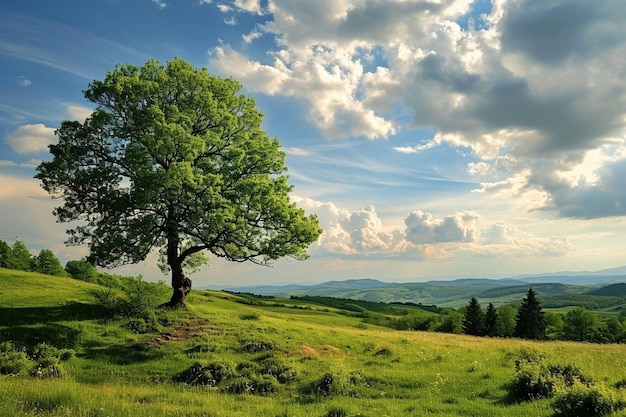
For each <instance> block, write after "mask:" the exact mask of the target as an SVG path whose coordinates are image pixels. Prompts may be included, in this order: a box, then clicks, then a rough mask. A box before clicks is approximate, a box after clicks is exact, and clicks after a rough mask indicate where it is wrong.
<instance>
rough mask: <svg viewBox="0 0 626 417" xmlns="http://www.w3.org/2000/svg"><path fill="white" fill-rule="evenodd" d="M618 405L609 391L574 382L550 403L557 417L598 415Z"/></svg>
mask: <svg viewBox="0 0 626 417" xmlns="http://www.w3.org/2000/svg"><path fill="white" fill-rule="evenodd" d="M620 407H622V405H620V404H618V403H617V402H616V401H615V400H614V399H613V396H612V395H611V393H609V392H607V391H606V390H602V389H600V388H597V387H589V386H587V385H583V384H575V385H574V386H573V387H572V389H570V390H567V391H566V392H564V393H563V394H561V395H559V396H558V397H557V398H556V399H555V400H554V402H553V403H552V408H554V411H555V416H557V417H599V416H605V415H607V414H610V413H611V412H612V411H613V410H615V409H617V408H620Z"/></svg>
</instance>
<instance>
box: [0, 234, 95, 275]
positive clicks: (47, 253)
mask: <svg viewBox="0 0 626 417" xmlns="http://www.w3.org/2000/svg"><path fill="white" fill-rule="evenodd" d="M0 268H6V269H16V270H20V271H28V272H39V273H41V274H47V275H54V276H59V277H68V276H71V277H72V278H76V279H80V280H83V281H94V280H95V278H96V276H97V270H96V268H95V267H94V266H93V265H91V264H90V263H88V262H87V261H84V260H79V261H76V260H73V261H68V262H67V263H66V264H65V268H64V267H63V265H62V264H61V261H60V260H59V258H57V256H56V255H55V254H54V252H52V251H51V250H50V249H42V250H41V251H40V252H39V253H38V254H37V255H32V254H31V252H30V250H29V249H28V248H27V247H26V245H25V244H24V242H22V241H21V240H16V241H15V243H13V245H9V244H8V243H6V242H5V241H2V240H0Z"/></svg>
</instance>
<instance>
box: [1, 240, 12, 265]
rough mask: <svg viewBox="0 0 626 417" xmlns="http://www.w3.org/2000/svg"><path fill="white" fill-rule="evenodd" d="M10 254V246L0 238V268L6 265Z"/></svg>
mask: <svg viewBox="0 0 626 417" xmlns="http://www.w3.org/2000/svg"><path fill="white" fill-rule="evenodd" d="M10 254H11V247H10V246H9V244H8V243H6V242H5V241H4V240H0V268H6V267H7V261H8V259H9V255H10Z"/></svg>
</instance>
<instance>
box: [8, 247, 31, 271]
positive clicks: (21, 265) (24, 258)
mask: <svg viewBox="0 0 626 417" xmlns="http://www.w3.org/2000/svg"><path fill="white" fill-rule="evenodd" d="M31 258H32V256H31V254H30V251H29V250H28V248H27V247H26V245H25V244H24V242H22V241H21V240H16V241H15V243H13V246H11V251H10V252H9V256H8V258H7V262H6V264H7V268H9V269H19V270H21V271H30V269H31Z"/></svg>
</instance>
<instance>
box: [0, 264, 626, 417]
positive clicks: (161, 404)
mask: <svg viewBox="0 0 626 417" xmlns="http://www.w3.org/2000/svg"><path fill="white" fill-rule="evenodd" d="M96 288H97V286H95V285H93V284H86V283H83V282H80V281H75V280H72V279H69V278H59V277H48V276H43V275H37V274H29V273H23V272H15V271H6V270H0V297H1V298H0V313H1V315H0V338H1V340H0V342H1V341H6V340H11V341H12V342H13V343H14V344H15V345H20V346H23V347H25V348H26V349H28V348H32V346H34V345H35V344H36V343H42V342H45V343H48V344H50V345H53V346H55V347H57V348H59V349H73V351H74V352H75V355H74V356H73V357H72V358H70V359H68V360H67V361H64V362H62V363H61V364H60V365H59V366H60V367H61V369H62V377H61V378H58V379H51V378H43V379H41V378H34V377H32V376H30V375H28V373H20V374H19V375H15V376H12V375H0V398H2V403H3V404H2V407H0V416H80V417H100V416H102V417H104V416H115V417H125V416H132V417H143V416H146V417H148V416H157V417H159V416H211V417H218V416H219V417H222V416H223V417H226V416H258V417H265V416H267V417H286V416H289V417H298V416H302V417H304V416H307V417H309V416H313V417H326V416H362V417H364V416H370V417H378V416H415V415H420V416H422V415H429V416H513V417H515V416H519V417H522V416H524V417H525V416H551V415H553V409H552V406H551V404H552V402H551V400H547V399H544V400H538V401H533V402H523V403H510V402H508V401H506V397H507V389H506V384H507V383H509V382H510V381H511V380H512V378H513V376H514V374H515V362H516V360H518V359H520V358H524V357H541V358H542V360H543V361H546V363H558V364H563V365H566V364H571V365H575V366H577V367H579V368H580V369H581V370H582V371H583V372H584V373H585V374H588V375H590V376H591V377H592V378H593V379H594V380H595V381H597V382H598V384H601V385H602V386H604V387H608V388H611V387H613V386H615V384H617V383H619V382H620V381H622V382H623V381H624V380H625V378H626V346H623V345H593V344H577V343H569V342H544V343H540V342H530V341H520V340H515V339H488V338H476V337H469V336H459V335H450V334H442V333H433V332H408V331H394V330H391V329H388V328H383V327H378V326H376V325H373V324H368V323H363V321H362V319H361V318H359V317H355V316H353V315H347V314H339V310H337V309H334V308H331V307H329V306H326V305H321V304H317V303H313V302H306V301H304V300H281V299H265V300H262V301H263V302H259V303H258V304H257V305H255V303H250V301H251V297H246V296H243V295H237V294H228V293H223V292H216V291H193V292H192V294H191V295H190V297H189V299H188V307H187V308H186V309H183V310H178V311H173V312H172V311H155V312H152V313H151V314H153V315H154V317H155V320H157V321H158V322H159V323H160V325H159V329H158V331H148V332H143V333H141V332H137V327H136V325H134V324H133V323H134V322H133V320H134V318H132V317H125V316H113V315H111V314H110V312H108V311H106V310H105V309H102V308H101V307H99V306H98V305H97V304H96V302H95V300H94V297H93V295H92V294H93V290H94V289H96ZM252 301H254V300H252ZM195 363H199V364H202V365H203V366H205V367H210V366H215V365H216V364H217V365H219V367H221V369H225V370H227V373H228V374H229V375H228V376H227V377H225V378H224V380H223V381H222V382H220V383H217V384H215V386H211V384H207V385H204V386H192V385H188V384H184V383H182V382H175V379H176V376H177V375H181V374H184V372H185V371H187V370H189V369H190V368H191V367H192V366H193V365H194V364H195ZM276 369H279V370H280V371H282V372H283V373H282V374H281V375H282V376H281V377H280V378H279V377H276V378H275V377H272V376H268V375H265V376H263V375H262V374H263V373H264V372H274V373H279V371H276ZM268 380H270V381H271V384H273V385H271V386H272V387H273V389H274V392H272V393H269V394H267V395H256V394H254V393H253V392H254V391H251V390H252V388H251V387H253V388H255V389H259V387H262V385H255V384H257V383H261V382H263V381H266V382H267V381H268ZM331 380H332V381H331ZM329 381H331V382H329ZM238 390H239V391H238ZM231 392H245V393H239V394H233V393H231ZM613 392H614V393H615V395H617V396H620V397H624V393H625V392H626V391H625V390H623V389H619V390H618V389H613ZM614 415H616V416H626V411H624V410H622V411H619V412H616V413H615V414H614Z"/></svg>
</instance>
